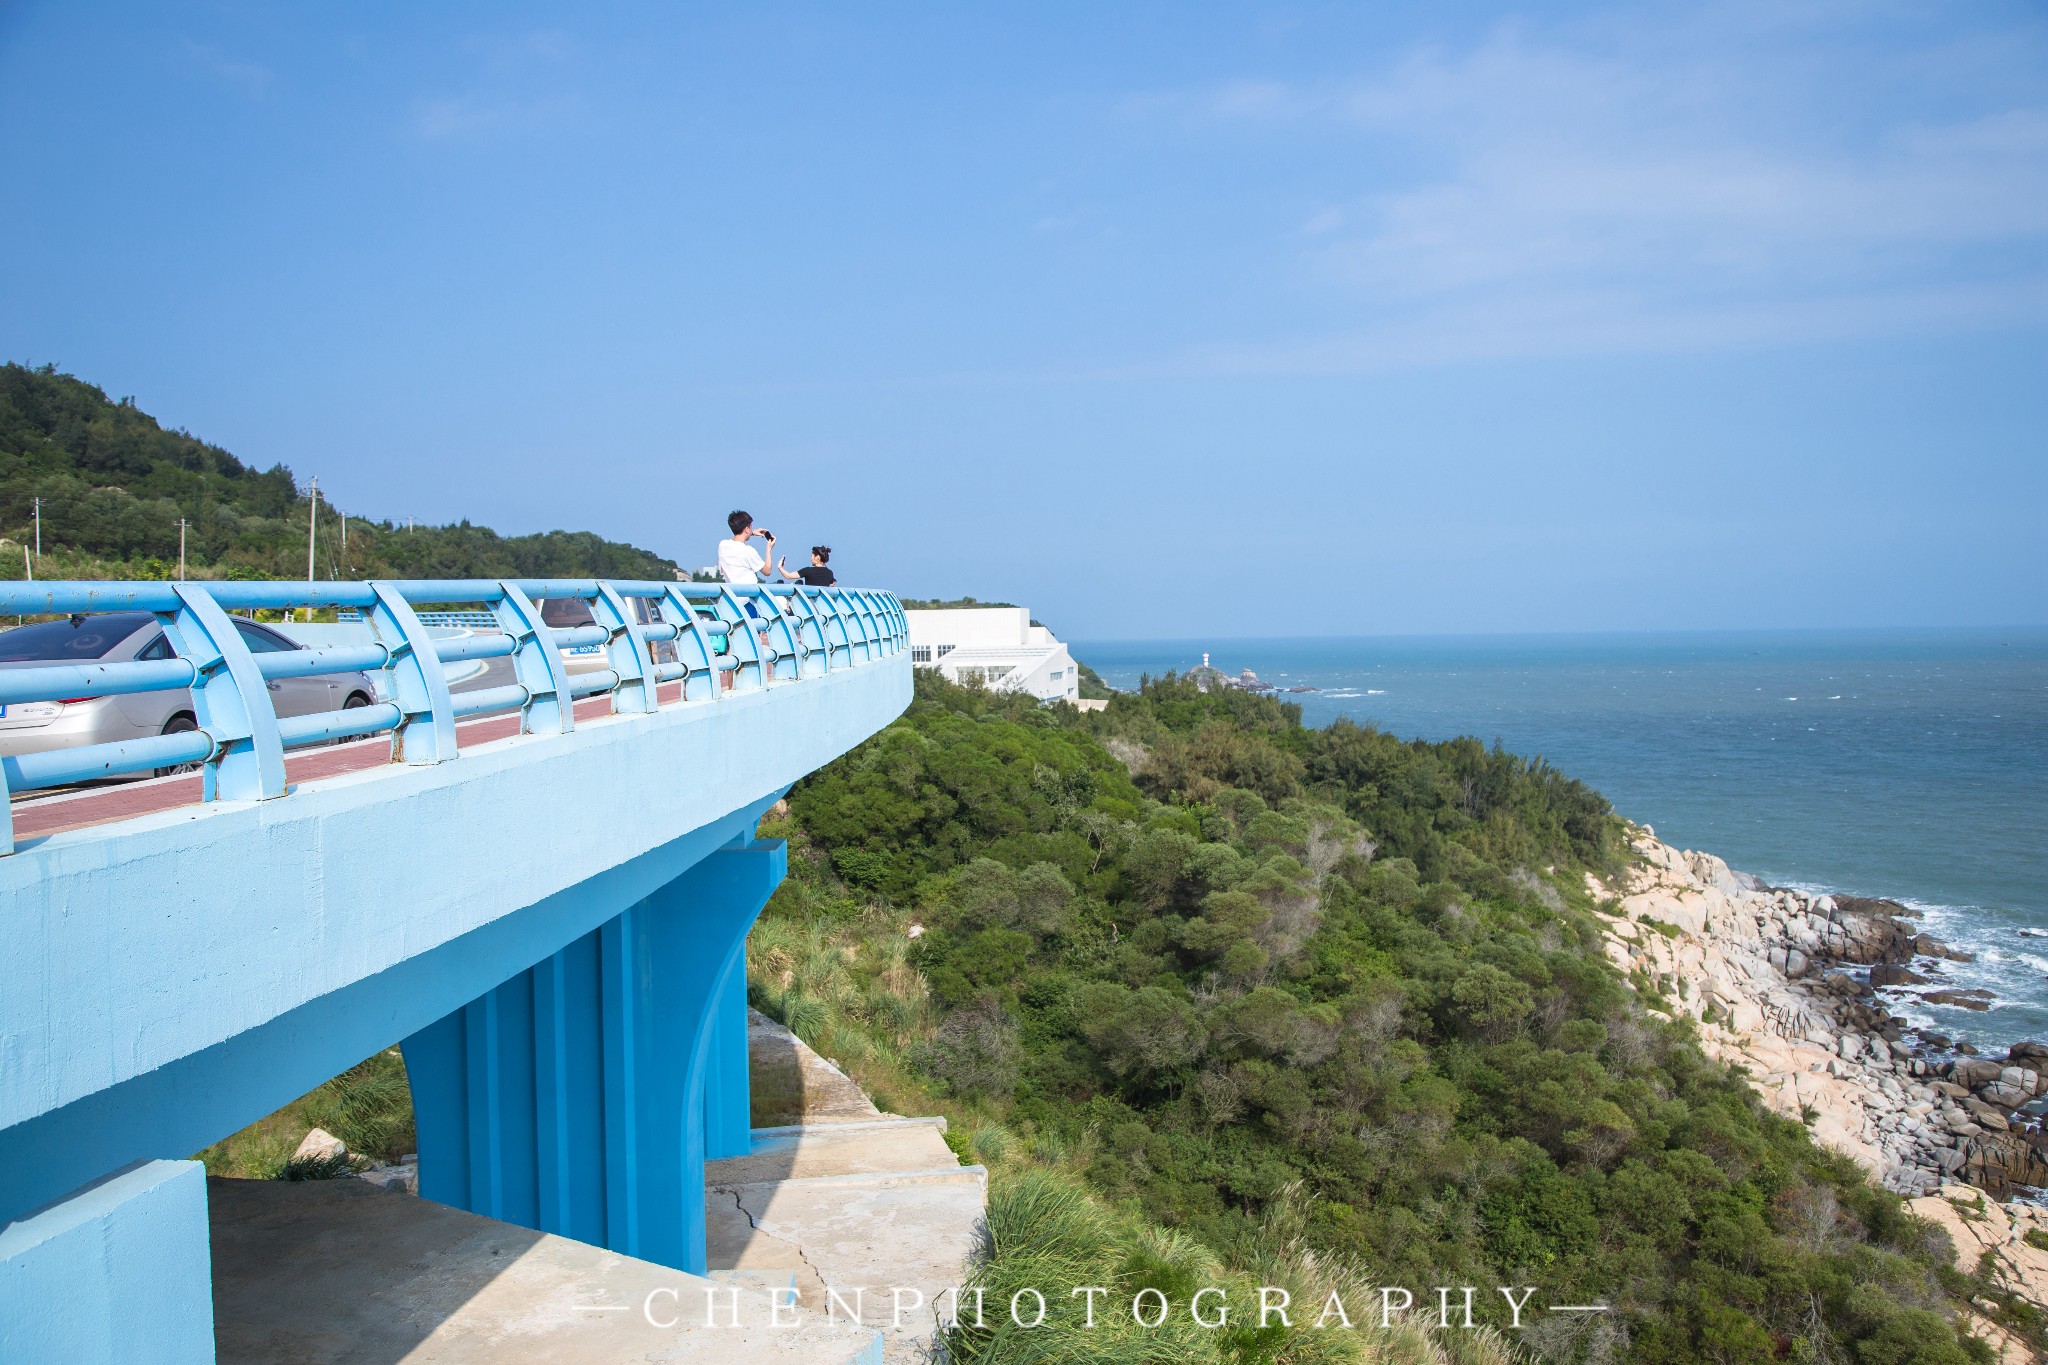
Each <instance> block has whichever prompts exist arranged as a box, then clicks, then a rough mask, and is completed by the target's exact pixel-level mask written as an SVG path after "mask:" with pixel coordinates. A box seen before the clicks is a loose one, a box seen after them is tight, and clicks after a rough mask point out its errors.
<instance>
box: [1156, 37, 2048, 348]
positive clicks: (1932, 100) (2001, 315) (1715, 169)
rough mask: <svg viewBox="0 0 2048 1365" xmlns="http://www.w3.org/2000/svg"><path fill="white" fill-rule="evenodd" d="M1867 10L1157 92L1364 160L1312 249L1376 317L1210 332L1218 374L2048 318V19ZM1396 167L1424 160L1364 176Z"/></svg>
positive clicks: (1494, 45) (1534, 44) (1344, 163)
mask: <svg viewBox="0 0 2048 1365" xmlns="http://www.w3.org/2000/svg"><path fill="white" fill-rule="evenodd" d="M1667 13H1668V12H1667ZM1842 13H1843V14H1844V15H1848V14H1849V13H1850V12H1848V11H1843V12H1842ZM1859 22H1861V21H1860V20H1857V19H1854V18H1840V17H1838V18H1837V19H1836V21H1835V23H1834V25H1833V26H1828V25H1815V24H1806V25H1787V24H1785V23H1782V22H1780V21H1779V20H1778V19H1777V17H1776V16H1775V15H1771V14H1767V13H1766V12H1762V11H1750V10H1746V9H1742V8H1740V7H1736V8H1728V7H1721V8H1714V9H1708V10H1702V11H1699V12H1697V13H1695V14H1693V15H1691V16H1689V17H1684V18H1680V19H1675V20H1665V21H1663V22H1662V25H1661V26H1656V25H1652V24H1650V23H1649V22H1648V21H1646V20H1642V19H1638V18H1634V17H1630V18H1627V19H1623V20H1613V21H1608V22H1605V23H1599V24H1589V25H1581V26H1578V27H1575V28H1573V29H1569V30H1560V31H1554V32H1546V33H1536V32H1532V31H1530V30H1527V29H1524V28H1521V27H1517V26H1506V27H1502V28H1500V29H1497V30H1496V31H1494V32H1493V33H1491V34H1490V35H1489V36H1487V37H1486V38H1484V39H1483V40H1481V41H1479V42H1477V43H1475V44H1473V45H1472V46H1470V47H1469V48H1467V49H1465V50H1461V51H1447V50H1442V49H1429V50H1416V51H1412V52H1410V53H1407V54H1405V55H1404V56H1402V57H1401V58H1400V59H1398V60H1396V61H1395V62H1393V63H1392V64H1390V65H1388V66H1387V67H1385V68H1384V69H1382V70H1380V71H1379V72H1377V73H1374V74H1371V75H1369V76H1366V77H1364V78H1362V79H1358V80H1355V81H1351V82H1336V83H1327V84H1320V85H1316V84H1289V83H1284V82H1274V81H1254V80H1242V81H1232V82H1228V83H1225V84H1223V85H1220V86H1218V87H1215V88H1213V89H1210V90H1207V91H1202V92H1197V93H1196V94H1193V95H1189V96H1184V97H1181V98H1179V99H1178V100H1156V99H1155V100H1154V101H1152V102H1151V108H1152V110H1153V115H1152V116H1154V117H1156V116H1158V115H1159V113H1161V112H1163V111H1173V112H1175V113H1177V114H1178V115H1179V116H1180V117H1181V118H1183V119H1185V120H1189V121H1191V122H1192V123H1193V124H1194V125H1195V126H1196V127H1197V128H1200V127H1202V126H1205V125H1208V124H1211V123H1215V122H1222V123H1225V124H1228V125H1231V126H1232V127H1233V128H1234V129H1235V132H1234V133H1233V136H1242V135H1243V133H1244V132H1245V131H1246V130H1248V129H1249V130H1252V131H1255V132H1259V133H1262V134H1263V135H1264V136H1267V137H1271V138H1287V137H1294V136H1315V137H1318V138H1322V139H1327V138H1329V136H1330V135H1331V133H1333V132H1335V133H1338V134H1341V135H1344V136H1346V137H1348V138H1349V139H1350V140H1351V141H1352V142H1353V143H1354V144H1355V145H1356V147H1357V149H1358V155H1357V157H1356V160H1355V161H1354V160H1352V159H1350V158H1348V157H1341V156H1340V157H1338V158H1335V159H1333V161H1332V164H1331V171H1330V177H1329V180H1330V183H1326V184H1323V185H1321V186H1319V189H1320V190H1321V191H1322V192H1323V202H1324V204H1325V205H1326V207H1322V208H1320V209H1318V210H1317V211H1316V212H1314V214H1313V215H1312V216H1311V217H1310V218H1309V219H1308V221H1307V223H1306V224H1305V225H1301V226H1300V227H1299V230H1298V234H1297V235H1296V236H1295V237H1294V238H1293V240H1295V241H1296V242H1298V243H1301V245H1300V246H1299V247H1298V250H1299V252H1300V263H1301V266H1302V270H1303V275H1304V281H1305V283H1310V284H1315V285H1319V286H1320V287H1321V288H1323V289H1325V290H1328V291H1333V292H1335V293H1336V294H1337V295H1338V297H1340V298H1342V299H1348V300H1350V301H1351V303H1352V306H1355V308H1356V309H1357V314H1358V317H1357V324H1356V328H1355V330H1353V331H1351V332H1349V333H1346V334H1344V335H1340V336H1336V337H1331V338H1326V339H1321V340H1315V341H1309V342H1303V343H1292V344H1283V345H1278V346H1270V347H1256V348H1244V347H1224V348H1218V349H1216V350H1214V351H1211V352H1208V353H1206V360H1205V362H1204V363H1211V364H1236V365H1243V366H1252V367H1255V368H1264V367H1267V366H1278V367H1296V366H1305V367H1311V368H1319V367H1326V366H1339V367H1342V366H1354V365H1379V364H1383V363H1396V361H1397V360H1398V358H1400V357H1409V358H1413V357H1417V356H1424V355H1427V356H1432V357H1435V358H1438V359H1457V358H1460V357H1461V356H1480V355H1499V354H1553V353H1578V352H1582V351H1585V350H1600V349H1615V350H1621V349H1633V348H1639V347H1656V348H1689V347H1729V346H1747V345H1755V344H1759V343H1769V342H1774V341H1779V340H1789V339H1812V338H1819V337H1827V336H1842V335H1870V334H1873V333H1878V334H1900V333H1912V332H1914V331H1919V330H1929V329H1933V330H1942V331H1950V330H1956V329H1977V328H1987V327H2004V326H2011V325H2015V324H2026V323H2036V324H2038V323H2040V322H2041V321H2043V320H2044V319H2048V312H2044V311H2043V305H2044V302H2048V74H2044V73H2048V33H2044V31H2043V30H2042V29H2041V28H2040V27H2039V26H2035V27H2033V28H2031V29H2027V30H2024V31H2022V32H2020V33H2019V34H2018V35H2017V36H2015V35H2004V38H2003V40H2002V41H1993V40H1990V39H1984V40H1975V41H1972V40H1966V39H1961V38H1958V39H1954V40H1952V41H1947V42H1924V43H1923V42H1914V41H1911V40H1902V39H1901V38H1900V36H1899V35H1897V34H1892V35H1889V36H1890V41H1873V40H1871V38H1872V35H1871V34H1869V33H1868V32H1865V31H1862V30H1859V29H1856V28H1855V27H1854V25H1855V24H1856V23H1859ZM1390 161H1392V162H1394V163H1396V164H1406V165H1411V166H1420V167H1422V168H1423V169H1420V170H1416V171H1411V172H1409V173H1407V174H1405V175H1400V176H1394V175H1391V174H1390V173H1389V172H1387V171H1385V170H1384V169H1380V170H1368V169H1367V167H1368V166H1378V167H1384V166H1385V165H1386V164H1388V163H1389V162H1390ZM1354 167H1356V169H1355V170H1354V169H1353V168H1354ZM1347 180H1348V181H1349V182H1350V183H1348V184H1347V183H1344V182H1345V181H1347ZM1287 212H1288V214H1289V215H1290V217H1291V218H1292V219H1293V221H1295V222H1296V223H1297V224H1299V223H1300V218H1299V215H1300V212H1301V210H1300V209H1299V208H1298V207H1294V208H1289V209H1288V210H1287ZM1303 236H1306V237H1307V238H1308V239H1309V240H1308V241H1306V242H1303V241H1302V238H1303Z"/></svg>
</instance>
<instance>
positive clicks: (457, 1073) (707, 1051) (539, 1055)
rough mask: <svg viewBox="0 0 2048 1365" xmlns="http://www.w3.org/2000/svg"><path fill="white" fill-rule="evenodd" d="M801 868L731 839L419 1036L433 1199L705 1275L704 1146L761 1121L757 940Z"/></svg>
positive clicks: (418, 1094) (779, 847)
mask: <svg viewBox="0 0 2048 1365" xmlns="http://www.w3.org/2000/svg"><path fill="white" fill-rule="evenodd" d="M787 865H788V855H787V852H786V851H785V849H784V847H783V844H782V841H781V840H779V839H778V840H759V841H753V842H743V843H736V844H732V845H729V846H727V847H725V848H722V849H719V850H718V851H717V852H715V853H712V854H711V855H710V856H708V857H706V858H705V859H704V860H703V861H702V862H700V863H698V864H697V865H696V866H694V867H692V868H691V869H690V870H689V871H687V872H685V873H684V874H683V875H682V876H680V877H678V878H677V879H676V880H675V881H673V882H670V883H669V884H668V885H667V886H664V887H662V888H661V889H660V890H658V891H656V892H655V893H654V894H652V895H650V896H648V897H647V898H646V899H645V900H642V901H640V902H638V903H637V904H634V905H632V906H629V907H627V908H626V909H625V910H624V911H623V912H622V913H620V914H619V915H618V916H617V917H616V918H614V919H613V920H611V921H609V922H608V923H606V924H605V925H603V926H602V927H600V928H599V929H597V930H596V931H595V932H593V933H590V934H586V935H584V936H583V937H582V938H580V939H578V940H577V941H576V942H574V943H572V944H570V945H569V946H568V947H567V948H564V949H563V950H562V951H561V952H559V953H556V954H555V955H554V956H552V957H550V958H548V959H547V960H546V961H544V962H541V963H539V964H538V965H536V966H534V967H532V968H529V969H528V970H526V971H524V972H521V973H520V974H519V975H517V976H515V977H513V978H512V979H511V980H509V981H507V982H505V983H504V984H503V985H500V986H498V987H497V988H495V989H494V990H491V991H489V992H487V993H485V994H484V995H482V996H480V997H478V998H477V999H476V1000H474V1001H471V1002H470V1003H469V1004H468V1005H465V1006H464V1007H463V1008H462V1009H460V1010H457V1011H455V1012H454V1013H452V1014H449V1015H447V1016H445V1017H443V1018H442V1019H440V1020H439V1021H437V1022H436V1023H434V1024H431V1025H429V1026H428V1027H427V1028H425V1029H423V1030H421V1031H420V1032H419V1033H416V1034H414V1035H413V1036H412V1037H411V1038H409V1039H407V1040H406V1042H405V1044H404V1050H405V1060H406V1068H407V1071H408V1072H409V1073H410V1076H411V1079H412V1090H413V1112H414V1115H415V1119H416V1121H417V1124H418V1128H419V1141H420V1193H421V1194H422V1195H424V1196H426V1197H427V1198H429V1199H436V1200H439V1201H441V1202H442V1203H446V1204H452V1205H454V1206H456V1207H457V1208H463V1209H467V1210H469V1211H470V1212H472V1213H480V1214H483V1215H485V1216H487V1217H491V1218H500V1219H503V1220H505V1221H507V1222H512V1223H518V1224H521V1225H522V1226H525V1227H532V1228H538V1229H540V1230H542V1231H544V1232H554V1233H559V1234H561V1235H562V1236H565V1237H573V1238H576V1239H577V1240H579V1241H584V1242H590V1243H593V1244H595V1245H598V1246H603V1247H609V1248H610V1249H612V1250H614V1251H619V1252H623V1253H625V1254H626V1255H629V1256H637V1257H640V1258H642V1259H643V1260H650V1261H655V1262H658V1263H660V1264H662V1265H668V1266H673V1267H675V1268H676V1269H678V1270H684V1271H689V1272H692V1273H701V1272H702V1271H703V1269H704V1159H705V1154H706V1151H707V1145H708V1146H710V1147H711V1148H713V1149H715V1150H718V1151H723V1150H725V1149H726V1147H728V1146H729V1145H730V1141H731V1139H730V1136H729V1124H730V1122H731V1116H732V1115H733V1114H734V1113H735V1112H736V1113H738V1114H739V1115H740V1116H741V1119H742V1122H744V1116H745V1114H746V1103H747V1101H746V1096H745V1093H744V1086H745V1045H746V1013H745V1011H746V973H745V965H744V963H745V958H744V944H745V941H746V935H747V930H748V929H750V928H751V927H752V926H753V923H754V919H755V917H756V916H757V915H759V914H760V912H761V907H762V906H764V905H766V904H767V902H768V897H769V895H770V894H771V893H772V892H773V891H774V890H775V887H776V886H777V884H778V883H780V882H781V880H782V876H783V872H784V870H785V868H786V867H787ZM735 982H736V983H737V985H736V989H737V996H735V995H734V990H735V985H734V983H735ZM735 999H736V1000H737V1003H738V1009H739V1018H738V1046H739V1048H740V1057H739V1071H738V1073H737V1084H738V1085H739V1086H740V1088H741V1089H740V1092H739V1093H738V1094H737V1095H736V1094H735V1093H734V1091H733V1088H732V1087H733V1085H734V1084H735V1080H734V1073H733V1069H732V1064H731V1058H730V1055H729V1045H728V1046H727V1047H725V1048H722V1049H721V1048H718V1047H716V1046H715V1038H716V1037H717V1035H718V1034H719V1033H720V1032H721V1030H723V1031H725V1032H728V1033H729V1032H730V1029H729V1027H726V1026H725V1025H723V1024H722V1018H729V1017H730V1013H731V1010H732V1007H733V1002H734V1000H735ZM715 1057H716V1058H720V1059H722V1060H720V1061H718V1062H716V1063H715V1062H714V1058H715ZM714 1073H715V1074H714ZM711 1115H715V1116H716V1122H717V1125H718V1126H717V1128H716V1132H717V1133H718V1134H719V1136H718V1137H717V1138H716V1139H715V1140H714V1141H713V1142H712V1143H710V1144H707V1140H706V1127H707V1116H711Z"/></svg>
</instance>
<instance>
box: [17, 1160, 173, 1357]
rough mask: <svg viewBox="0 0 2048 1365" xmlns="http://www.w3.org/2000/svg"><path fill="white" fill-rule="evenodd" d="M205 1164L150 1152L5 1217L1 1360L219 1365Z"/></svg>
mask: <svg viewBox="0 0 2048 1365" xmlns="http://www.w3.org/2000/svg"><path fill="white" fill-rule="evenodd" d="M210 1264H211V1262H210V1259H209V1256H208V1253H207V1234H206V1171H205V1168H204V1167H202V1166H201V1165H200V1164H199V1163H198V1162H196V1161H144V1162H138V1163H136V1164H135V1165H134V1166H131V1167H129V1168H128V1169H127V1170H125V1171H121V1172H118V1173H116V1174H114V1175H112V1176H109V1177H108V1178H107V1179H105V1180H102V1181H99V1182H97V1183H95V1184H93V1185H89V1186H87V1187H86V1188H85V1189H83V1190H80V1191H78V1192H76V1193H74V1194H72V1195H69V1196H67V1197H66V1198H64V1199H62V1200H60V1201H58V1202H57V1203H55V1204H52V1205H49V1206H48V1207H46V1208H43V1209H39V1210H36V1211H35V1212H33V1213H30V1214H29V1215H27V1216H26V1217H24V1218H22V1219H20V1220H18V1221H16V1222H12V1223H9V1224H7V1225H6V1226H5V1227H4V1228H0V1359H4V1360H10V1361H13V1360H19V1361H31V1360H36V1361H59V1360H61V1361H65V1362H67V1363H68V1365H131V1363H132V1362H135V1361H142V1360H148V1361H161V1362H163V1365H211V1362H212V1360H213V1278H212V1275H211V1273H210V1269H209V1268H210Z"/></svg>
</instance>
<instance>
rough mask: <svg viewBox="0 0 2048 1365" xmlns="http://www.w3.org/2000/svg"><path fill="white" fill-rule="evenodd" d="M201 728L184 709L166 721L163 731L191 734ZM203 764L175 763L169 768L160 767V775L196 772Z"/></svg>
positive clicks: (169, 733)
mask: <svg viewBox="0 0 2048 1365" xmlns="http://www.w3.org/2000/svg"><path fill="white" fill-rule="evenodd" d="M198 728H199V722H198V721H196V720H194V719H193V718H192V717H191V716H189V715H187V714H186V713H184V712H183V711H180V712H179V713H178V714H177V715H175V716H172V717H171V718H170V719H169V720H167V721H165V722H164V728H163V730H162V731H161V733H163V734H166V735H189V734H191V733H192V732H193V731H194V730H197V729H198ZM202 766H203V765H201V764H198V763H175V764H172V765H171V766H170V767H168V768H158V769H157V770H156V775H157V776H158V777H171V776H174V775H175V774H178V773H196V772H198V771H199V769H200V768H201V767H202Z"/></svg>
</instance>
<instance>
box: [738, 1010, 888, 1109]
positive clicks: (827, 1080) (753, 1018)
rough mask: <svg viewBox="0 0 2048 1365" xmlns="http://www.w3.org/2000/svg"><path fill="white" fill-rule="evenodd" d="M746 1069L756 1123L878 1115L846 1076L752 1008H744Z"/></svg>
mask: <svg viewBox="0 0 2048 1365" xmlns="http://www.w3.org/2000/svg"><path fill="white" fill-rule="evenodd" d="M747 1068H748V1070H749V1071H750V1072H751V1073H752V1074H751V1077H750V1079H751V1081H752V1086H753V1101H754V1103H753V1119H754V1126H755V1127H756V1128H774V1127H780V1126H783V1125H786V1124H806V1125H815V1124H821V1123H849V1122H857V1121H859V1120H861V1119H874V1118H880V1117H881V1116H882V1111H881V1110H879V1109H877V1108H875V1103H874V1101H873V1100H871V1099H869V1098H868V1097H867V1095H866V1093H865V1092H863V1091H862V1090H861V1088H860V1087H859V1086H858V1085H856V1084H854V1082H853V1079H852V1078H851V1077H849V1076H848V1075H847V1074H846V1073H845V1072H843V1071H841V1070H840V1069H839V1068H838V1067H836V1066H834V1065H833V1064H832V1063H830V1062H828V1061H826V1060H825V1059H824V1058H823V1057H820V1056H819V1055H818V1054H817V1053H815V1052H813V1051H812V1050H811V1049H810V1048H809V1047H807V1046H805V1044H804V1042H803V1040H802V1039H800V1038H798V1037H797V1036H796V1035H795V1034H794V1033H791V1032H790V1031H789V1030H788V1029H786V1028H784V1027H783V1026H782V1025H780V1024H778V1023H776V1022H775V1021H774V1020H773V1019H770V1018H769V1017H768V1016H767V1015H765V1014H763V1013H761V1012H760V1011H759V1010H756V1009H750V1010H748V1011H747Z"/></svg>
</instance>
